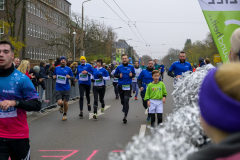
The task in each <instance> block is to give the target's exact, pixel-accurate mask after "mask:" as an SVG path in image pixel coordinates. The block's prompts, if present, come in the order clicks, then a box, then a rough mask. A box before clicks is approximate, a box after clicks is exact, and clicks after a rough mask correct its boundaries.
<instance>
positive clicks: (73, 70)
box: [70, 64, 77, 77]
mask: <svg viewBox="0 0 240 160" xmlns="http://www.w3.org/2000/svg"><path fill="white" fill-rule="evenodd" d="M76 67H77V66H76V65H74V64H71V66H70V68H71V70H72V73H73V75H74V77H76V75H77V68H76Z"/></svg>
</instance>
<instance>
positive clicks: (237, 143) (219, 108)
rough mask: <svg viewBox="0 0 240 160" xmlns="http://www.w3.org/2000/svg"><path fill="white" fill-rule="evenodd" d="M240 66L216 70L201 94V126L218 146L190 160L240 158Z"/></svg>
mask: <svg viewBox="0 0 240 160" xmlns="http://www.w3.org/2000/svg"><path fill="white" fill-rule="evenodd" d="M237 68H240V63H227V64H224V65H222V66H221V67H219V69H212V70H210V71H209V73H208V75H207V76H206V77H205V79H204V81H203V83H202V85H201V88H200V92H199V102H198V103H199V107H200V112H201V125H202V128H203V130H204V132H205V133H206V134H207V135H208V137H209V138H210V139H211V140H212V141H213V143H214V144H212V145H209V146H206V147H204V148H202V149H201V150H199V151H198V152H196V153H194V154H192V155H189V156H188V158H187V159H188V160H239V159H240V107H239V106H240V94H239V88H240V79H239V75H240V70H239V69H237Z"/></svg>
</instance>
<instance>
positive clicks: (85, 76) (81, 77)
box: [76, 64, 93, 85]
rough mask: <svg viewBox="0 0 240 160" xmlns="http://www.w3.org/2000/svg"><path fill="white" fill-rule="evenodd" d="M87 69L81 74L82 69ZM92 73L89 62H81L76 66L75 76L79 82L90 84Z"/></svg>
mask: <svg viewBox="0 0 240 160" xmlns="http://www.w3.org/2000/svg"><path fill="white" fill-rule="evenodd" d="M84 70H85V71H87V72H88V73H87V74H82V71H84ZM92 74H93V68H92V66H91V65H90V64H81V65H79V66H78V67H77V76H76V79H77V80H78V83H79V84H87V85H91V75H92Z"/></svg>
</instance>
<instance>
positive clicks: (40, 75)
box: [39, 66, 48, 79]
mask: <svg viewBox="0 0 240 160" xmlns="http://www.w3.org/2000/svg"><path fill="white" fill-rule="evenodd" d="M39 78H45V79H48V76H47V75H46V69H45V68H44V67H43V66H40V72H39Z"/></svg>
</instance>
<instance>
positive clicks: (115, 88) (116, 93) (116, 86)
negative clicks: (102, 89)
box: [113, 82, 118, 96]
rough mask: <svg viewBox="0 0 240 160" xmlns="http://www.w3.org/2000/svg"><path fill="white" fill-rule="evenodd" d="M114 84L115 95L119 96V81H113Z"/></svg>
mask: <svg viewBox="0 0 240 160" xmlns="http://www.w3.org/2000/svg"><path fill="white" fill-rule="evenodd" d="M113 86H114V92H115V95H116V96H118V83H117V82H113Z"/></svg>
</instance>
